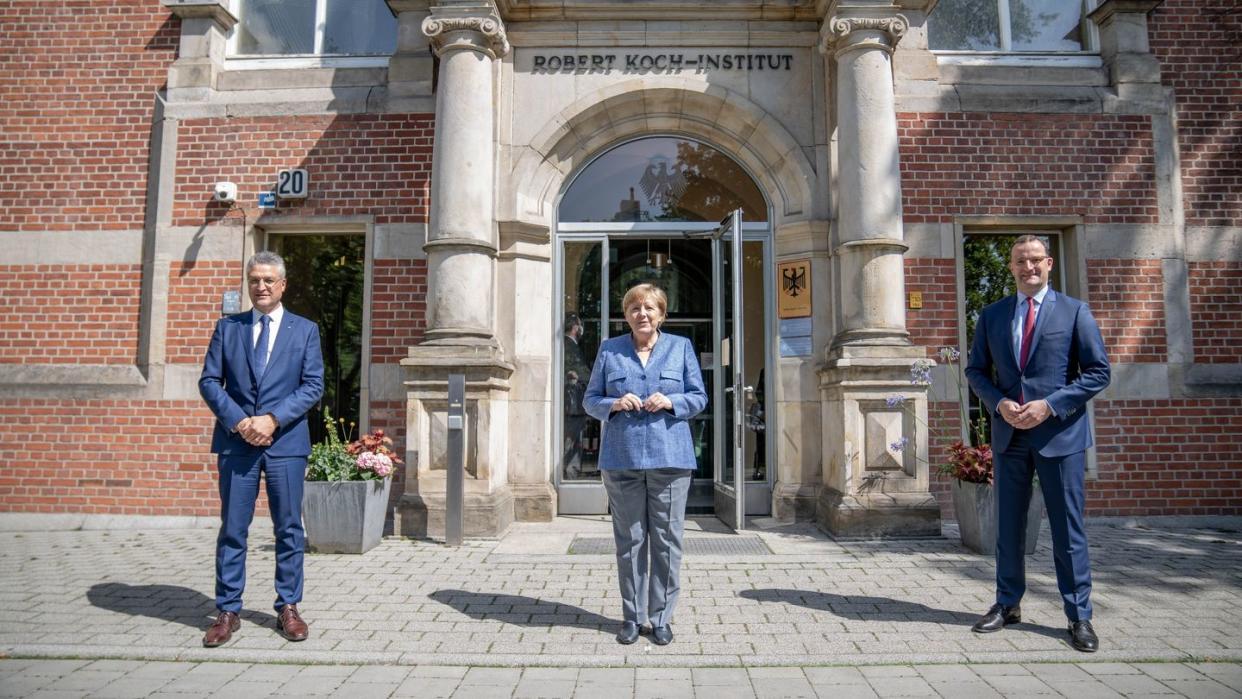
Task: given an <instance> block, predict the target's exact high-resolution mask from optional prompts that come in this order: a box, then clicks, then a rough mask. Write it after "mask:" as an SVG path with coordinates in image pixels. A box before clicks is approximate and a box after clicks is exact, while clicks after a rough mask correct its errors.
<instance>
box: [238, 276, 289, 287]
mask: <svg viewBox="0 0 1242 699" xmlns="http://www.w3.org/2000/svg"><path fill="white" fill-rule="evenodd" d="M246 281H247V282H249V283H250V286H276V285H277V284H279V283H280V282H283V281H284V278H283V277H282V278H280V279H274V278H272V277H250V278H248V279H247V280H246Z"/></svg>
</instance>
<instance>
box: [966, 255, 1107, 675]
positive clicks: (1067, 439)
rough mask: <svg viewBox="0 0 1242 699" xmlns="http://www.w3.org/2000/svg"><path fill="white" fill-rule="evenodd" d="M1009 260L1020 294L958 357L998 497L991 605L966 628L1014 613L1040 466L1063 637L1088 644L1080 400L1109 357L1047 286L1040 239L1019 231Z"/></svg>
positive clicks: (1091, 321) (983, 319)
mask: <svg viewBox="0 0 1242 699" xmlns="http://www.w3.org/2000/svg"><path fill="white" fill-rule="evenodd" d="M1009 269H1010V271H1011V272H1012V273H1013V277H1014V279H1015V280H1016V281H1017V283H1018V293H1017V294H1015V295H1014V296H1009V297H1006V298H1004V299H1002V300H1000V301H997V302H996V303H994V304H992V305H990V306H988V307H987V308H985V309H983V312H982V313H980V314H979V324H978V326H977V327H976V328H975V339H974V342H973V343H972V345H971V348H970V358H969V361H968V362H967V365H966V378H967V379H968V380H969V381H970V387H971V388H972V389H973V390H974V392H975V395H977V396H979V400H980V401H982V402H983V404H984V405H985V406H986V408H987V411H988V415H989V416H990V417H991V423H992V454H993V458H994V460H995V472H994V473H995V475H994V484H995V487H996V499H997V527H996V604H995V605H993V606H992V608H991V609H990V610H988V613H987V614H985V615H984V616H983V617H982V618H981V619H980V620H979V621H978V623H976V624H975V626H974V630H975V631H977V632H979V633H990V632H993V631H999V630H1001V629H1002V628H1004V627H1005V625H1007V624H1015V623H1018V622H1019V621H1021V620H1022V612H1021V609H1020V608H1019V606H1018V603H1019V602H1020V601H1021V600H1022V595H1023V593H1024V592H1026V575H1025V570H1024V564H1025V555H1024V546H1023V541H1024V539H1025V535H1026V511H1027V506H1028V504H1029V503H1030V499H1031V480H1032V476H1034V475H1035V474H1038V475H1039V484H1040V487H1041V488H1042V489H1043V493H1044V503H1045V505H1046V507H1047V509H1048V527H1049V529H1051V530H1052V549H1053V562H1054V563H1055V565H1056V571H1057V587H1058V588H1059V589H1060V591H1061V599H1062V602H1063V605H1064V608H1065V615H1066V617H1068V618H1069V634H1070V641H1071V643H1072V644H1073V646H1074V647H1075V648H1077V649H1078V650H1080V651H1084V652H1094V651H1096V650H1098V649H1099V639H1098V638H1097V637H1096V634H1095V630H1094V629H1093V628H1092V627H1091V563H1090V559H1089V557H1088V554H1087V530H1086V528H1085V526H1084V522H1083V499H1084V498H1083V478H1084V473H1085V470H1086V469H1085V465H1086V450H1087V449H1088V448H1089V447H1090V446H1091V444H1092V441H1091V425H1090V424H1089V422H1088V420H1087V411H1086V409H1085V406H1086V404H1087V401H1088V400H1090V399H1091V398H1092V397H1094V396H1095V395H1096V394H1097V393H1099V392H1100V391H1102V390H1104V389H1105V388H1106V387H1107V386H1108V382H1109V376H1110V367H1109V364H1108V356H1107V355H1106V353H1105V351H1104V339H1103V338H1102V337H1101V336H1100V328H1099V326H1098V325H1096V322H1095V318H1093V317H1092V316H1091V311H1089V310H1088V309H1087V305H1086V304H1085V303H1083V302H1082V301H1079V300H1078V299H1074V298H1070V297H1069V296H1066V295H1064V294H1058V293H1056V292H1055V291H1053V290H1052V289H1051V288H1049V286H1048V276H1049V274H1050V273H1051V272H1052V257H1051V256H1050V255H1049V254H1048V245H1047V243H1045V242H1044V241H1043V240H1042V239H1040V238H1037V237H1035V236H1031V235H1024V236H1021V237H1020V238H1018V239H1017V241H1016V242H1015V243H1014V245H1013V248H1012V249H1011V250H1010V254H1009Z"/></svg>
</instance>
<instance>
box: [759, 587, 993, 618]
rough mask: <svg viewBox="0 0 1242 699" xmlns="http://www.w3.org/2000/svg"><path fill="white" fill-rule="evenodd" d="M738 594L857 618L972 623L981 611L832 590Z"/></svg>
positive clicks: (766, 591) (767, 589) (760, 600)
mask: <svg viewBox="0 0 1242 699" xmlns="http://www.w3.org/2000/svg"><path fill="white" fill-rule="evenodd" d="M737 594H738V597H743V598H745V599H752V600H755V601H756V602H784V603H785V604H794V605H797V606H799V607H806V608H807V609H815V610H818V611H821V612H829V613H831V614H834V615H836V616H839V617H841V618H842V619H851V620H857V621H914V622H921V623H927V622H931V623H936V624H953V625H956V626H970V625H972V624H974V623H975V620H976V619H978V617H979V615H978V614H971V613H968V612H951V611H949V610H947V609H933V608H932V607H928V606H927V605H925V604H918V603H917V602H906V601H903V600H896V599H891V598H888V597H867V596H863V595H834V594H832V593H830V592H818V591H814V590H792V589H783V588H766V589H759V590H742V591H741V592H739V593H737Z"/></svg>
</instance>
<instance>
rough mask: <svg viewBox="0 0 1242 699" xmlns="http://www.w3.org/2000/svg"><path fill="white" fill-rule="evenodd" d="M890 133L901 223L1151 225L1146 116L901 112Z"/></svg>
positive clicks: (1153, 216) (1151, 180) (1153, 196)
mask: <svg viewBox="0 0 1242 699" xmlns="http://www.w3.org/2000/svg"><path fill="white" fill-rule="evenodd" d="M897 130H898V135H899V137H900V139H901V174H902V177H901V194H902V203H903V207H904V208H903V217H904V219H905V222H906V223H926V222H950V221H952V220H953V219H954V217H955V216H963V215H984V214H990V215H1009V216H1013V215H1022V216H1032V215H1041V214H1042V215H1058V216H1064V215H1067V214H1079V215H1081V216H1082V217H1083V219H1084V220H1085V221H1086V222H1088V223H1155V222H1156V217H1157V211H1156V185H1155V162H1154V158H1153V153H1152V140H1151V139H1152V134H1151V122H1150V119H1149V118H1148V117H1140V116H1113V115H1098V114H1092V115H1086V114H1006V113H991V114H985V113H959V114H935V113H902V114H898V115H897Z"/></svg>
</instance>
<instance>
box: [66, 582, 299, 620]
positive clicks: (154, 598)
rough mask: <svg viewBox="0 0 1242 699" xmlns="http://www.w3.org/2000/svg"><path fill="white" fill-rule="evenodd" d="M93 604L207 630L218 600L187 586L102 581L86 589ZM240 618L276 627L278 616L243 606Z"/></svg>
mask: <svg viewBox="0 0 1242 699" xmlns="http://www.w3.org/2000/svg"><path fill="white" fill-rule="evenodd" d="M86 599H88V600H89V601H90V603H91V605H92V606H94V607H98V608H100V609H107V610H109V611H113V612H119V613H121V614H127V615H129V616H147V617H151V618H153V619H163V620H164V621H171V622H174V623H177V624H185V625H186V626H189V627H191V628H195V629H202V630H205V629H206V628H207V627H208V626H210V625H211V620H212V619H213V618H214V617H215V612H216V601H215V600H214V599H212V598H211V597H208V596H207V595H204V594H203V593H201V592H199V591H198V590H192V589H190V588H188V587H180V586H177V585H126V584H125V583H99V584H97V585H92V586H91V589H89V590H87V591H86ZM241 618H243V619H245V620H246V621H249V622H251V623H254V624H258V625H260V626H271V627H273V628H274V627H275V626H276V616H275V615H274V614H268V613H266V612H258V611H254V610H251V609H243V610H242V612H241Z"/></svg>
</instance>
